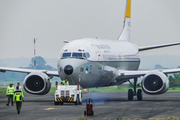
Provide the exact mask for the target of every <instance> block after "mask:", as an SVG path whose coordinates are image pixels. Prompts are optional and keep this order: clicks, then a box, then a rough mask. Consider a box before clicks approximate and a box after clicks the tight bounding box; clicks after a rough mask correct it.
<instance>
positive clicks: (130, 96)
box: [128, 78, 142, 100]
mask: <svg viewBox="0 0 180 120" xmlns="http://www.w3.org/2000/svg"><path fill="white" fill-rule="evenodd" d="M128 81H129V80H128ZM129 83H130V84H131V85H132V87H133V89H134V90H133V89H129V90H128V100H133V97H134V96H137V99H138V100H142V90H141V89H138V91H137V92H136V87H137V78H134V85H133V84H132V83H131V82H130V81H129Z"/></svg>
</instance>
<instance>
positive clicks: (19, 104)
mask: <svg viewBox="0 0 180 120" xmlns="http://www.w3.org/2000/svg"><path fill="white" fill-rule="evenodd" d="M22 100H23V101H24V95H23V93H22V92H21V91H20V90H19V86H17V87H16V91H15V92H14V97H13V101H14V102H15V101H16V110H17V113H18V114H20V110H21V107H22Z"/></svg>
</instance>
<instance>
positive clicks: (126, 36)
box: [118, 0, 131, 41]
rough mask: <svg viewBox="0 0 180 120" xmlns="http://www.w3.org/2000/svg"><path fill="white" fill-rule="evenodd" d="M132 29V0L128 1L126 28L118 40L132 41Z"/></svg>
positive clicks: (125, 18)
mask: <svg viewBox="0 0 180 120" xmlns="http://www.w3.org/2000/svg"><path fill="white" fill-rule="evenodd" d="M130 28H131V0H127V3H126V12H125V17H124V27H123V30H122V32H121V35H120V36H119V38H118V40H125V41H129V40H130Z"/></svg>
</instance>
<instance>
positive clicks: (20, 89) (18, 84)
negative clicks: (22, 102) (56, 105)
mask: <svg viewBox="0 0 180 120" xmlns="http://www.w3.org/2000/svg"><path fill="white" fill-rule="evenodd" d="M17 86H18V87H19V91H21V92H22V88H21V86H20V83H19V82H18V83H17ZM17 86H16V87H17ZM16 87H15V91H17V90H16Z"/></svg>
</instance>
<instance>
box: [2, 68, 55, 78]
mask: <svg viewBox="0 0 180 120" xmlns="http://www.w3.org/2000/svg"><path fill="white" fill-rule="evenodd" d="M6 71H11V72H21V73H28V74H29V73H31V72H43V73H45V74H47V75H48V76H56V77H59V74H58V71H48V70H35V69H23V68H11V67H0V72H6Z"/></svg>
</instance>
